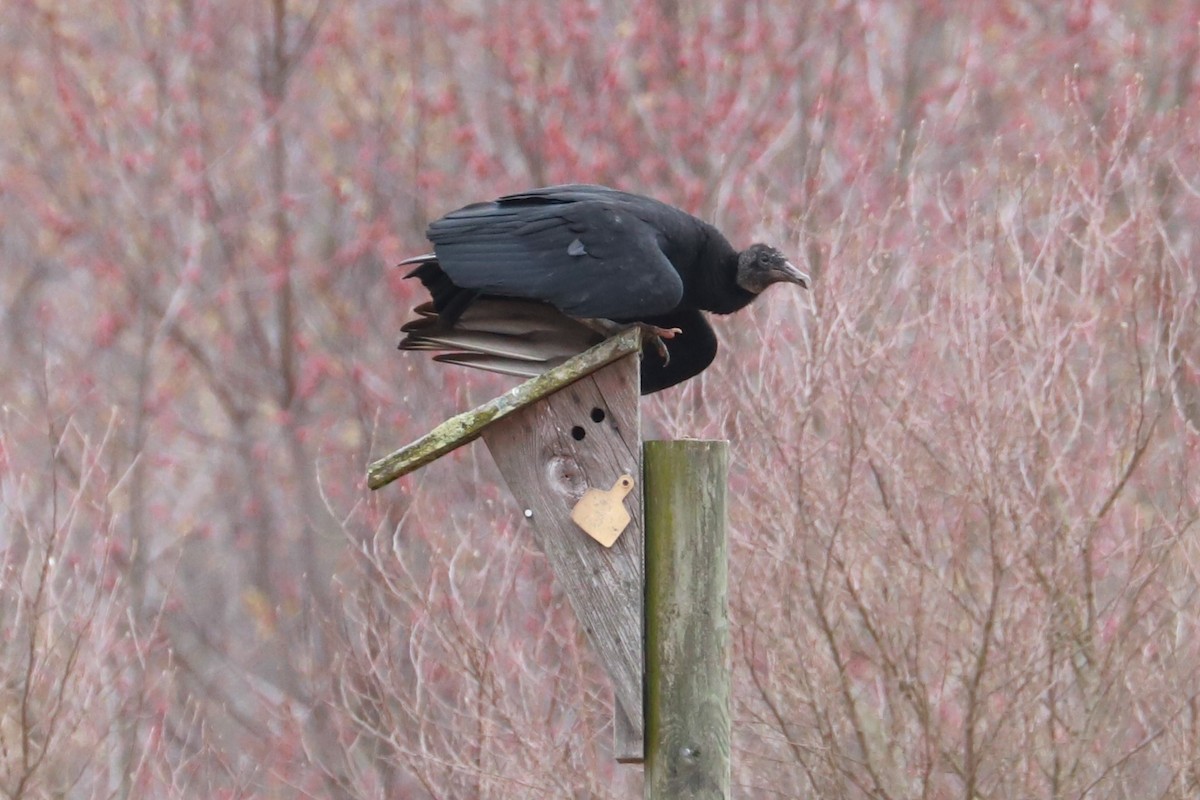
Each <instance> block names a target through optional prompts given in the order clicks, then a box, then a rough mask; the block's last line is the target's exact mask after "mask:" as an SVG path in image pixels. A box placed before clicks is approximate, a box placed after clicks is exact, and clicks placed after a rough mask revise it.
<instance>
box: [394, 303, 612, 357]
mask: <svg viewBox="0 0 1200 800" xmlns="http://www.w3.org/2000/svg"><path fill="white" fill-rule="evenodd" d="M415 311H416V313H417V318H416V319H413V320H410V321H409V322H407V323H405V324H404V326H403V327H402V329H401V330H402V331H403V332H404V334H405V336H404V339H403V340H402V341H401V342H400V349H401V350H422V351H434V352H437V353H438V355H436V356H435V357H434V360H435V361H439V362H442V363H446V364H457V365H460V366H466V367H474V368H476V369H484V370H488V371H490V372H499V373H503V374H506V375H516V376H519V377H530V376H533V375H540V374H542V373H543V372H545V371H546V370H548V369H551V368H553V367H556V366H558V365H559V364H561V363H563V362H564V361H566V360H567V359H568V358H571V357H572V356H574V355H577V354H579V353H582V352H583V351H584V350H586V349H588V348H589V347H591V346H593V345H595V344H597V343H599V342H600V341H601V340H602V339H603V337H602V336H601V335H600V334H599V333H597V332H596V331H594V330H592V329H591V328H589V327H587V326H586V325H584V324H582V323H581V322H579V321H578V320H575V319H573V318H571V317H568V316H567V315H566V314H563V313H562V312H561V311H559V310H558V309H556V308H554V307H553V306H551V305H548V304H546V303H539V302H536V301H532V300H518V299H511V298H501V297H486V296H485V297H478V298H473V300H472V302H471V303H470V304H469V305H467V306H466V307H465V308H464V309H463V310H462V311H461V312H459V314H458V315H457V316H455V317H453V318H451V319H447V315H446V313H445V311H439V310H438V308H437V302H436V300H435V301H434V302H433V303H432V304H431V303H423V304H421V305H419V306H417V308H416V309H415Z"/></svg>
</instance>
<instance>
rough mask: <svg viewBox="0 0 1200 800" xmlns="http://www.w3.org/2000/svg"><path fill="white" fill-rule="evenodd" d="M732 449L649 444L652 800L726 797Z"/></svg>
mask: <svg viewBox="0 0 1200 800" xmlns="http://www.w3.org/2000/svg"><path fill="white" fill-rule="evenodd" d="M728 453H729V445H728V442H723V441H694V440H691V441H689V440H685V441H672V442H646V445H645V455H644V460H645V471H644V475H645V482H646V485H645V491H646V508H645V511H646V783H645V797H646V798H648V800H666V799H667V798H670V800H679V799H681V798H705V799H706V800H707V799H708V798H727V797H728V796H729V782H730V756H729V747H730V734H731V727H730V726H731V722H730V719H731V718H730V705H729V703H730V686H731V678H730V665H729V612H728V601H727V597H728V580H729V579H728V555H727V553H728V547H727V544H726V533H725V502H726V486H727V472H728V459H729V455H728Z"/></svg>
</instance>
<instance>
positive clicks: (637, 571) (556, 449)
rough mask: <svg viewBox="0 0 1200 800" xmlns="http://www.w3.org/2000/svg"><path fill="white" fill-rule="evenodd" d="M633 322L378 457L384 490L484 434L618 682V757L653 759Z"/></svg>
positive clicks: (371, 473) (372, 473)
mask: <svg viewBox="0 0 1200 800" xmlns="http://www.w3.org/2000/svg"><path fill="white" fill-rule="evenodd" d="M640 349H641V331H640V330H638V329H636V328H631V329H628V330H625V331H623V332H621V333H619V334H617V335H616V336H614V337H613V338H610V339H608V340H606V341H604V342H602V343H600V344H598V345H596V346H595V347H593V348H591V349H590V350H587V351H586V352H584V353H581V354H580V355H578V356H576V357H574V358H572V359H570V360H569V361H567V362H565V363H564V364H562V365H561V366H558V367H555V368H554V369H551V370H550V371H548V372H546V373H545V374H543V375H540V376H538V377H535V378H531V379H530V380H528V381H526V382H525V383H523V384H521V385H520V386H517V387H516V388H514V389H512V390H511V391H509V392H508V393H506V394H504V395H502V396H500V397H497V398H496V399H494V400H492V401H490V402H488V403H485V404H484V405H482V406H479V407H478V408H476V409H474V410H472V411H468V412H465V413H463V414H460V415H458V416H456V417H454V418H452V419H449V420H447V421H446V422H444V423H442V424H441V425H439V426H438V427H437V428H435V429H434V430H432V431H430V432H429V433H428V434H426V435H425V436H423V437H421V438H420V439H418V440H417V441H415V442H413V443H412V444H410V445H408V446H406V447H403V448H401V449H399V450H397V451H396V452H394V453H392V454H391V455H389V456H387V457H385V458H382V459H380V460H379V461H377V462H375V463H373V464H372V465H371V466H370V468H369V470H368V485H369V486H370V487H371V488H372V489H378V488H379V487H381V486H384V485H386V484H388V483H390V482H391V481H393V480H395V479H396V478H399V477H400V476H402V475H404V474H406V473H409V472H412V471H413V470H415V469H417V468H419V467H421V466H424V465H425V464H428V463H430V462H432V461H434V460H436V459H438V458H440V457H441V456H443V455H445V454H446V453H449V452H450V451H452V450H454V449H456V448H458V447H460V446H462V445H464V444H467V443H468V442H471V441H473V440H475V439H478V438H482V439H483V441H484V443H485V444H486V445H487V447H488V450H489V451H491V453H492V457H493V458H494V459H495V461H496V465H497V466H498V467H499V469H500V473H501V475H503V476H504V480H505V481H506V482H507V484H508V487H509V489H510V490H511V491H512V493H513V495H514V496H515V497H516V499H517V502H518V503H519V507H520V509H521V510H522V513H523V515H524V517H525V518H526V519H528V521H529V522H530V524H531V525H530V528H531V532H532V534H533V536H534V537H535V539H536V541H537V543H538V546H539V547H540V548H541V550H542V552H543V553H545V555H546V558H547V561H548V562H549V564H550V566H551V568H552V569H553V571H554V575H555V579H556V580H557V581H558V582H559V584H560V585H561V586H562V587H563V589H564V591H565V592H566V594H567V596H568V597H569V598H570V601H571V605H572V607H573V609H574V611H575V615H576V617H577V619H578V621H579V623H580V625H581V626H582V627H583V629H584V630H585V631H586V632H587V635H588V638H589V639H590V640H591V643H592V646H593V647H595V649H596V652H597V654H598V655H599V658H600V661H601V663H603V665H604V666H605V668H606V669H607V671H608V674H609V677H610V678H611V680H612V685H613V693H614V695H615V698H616V710H615V719H614V731H615V745H616V756H617V759H618V760H620V761H626V762H639V761H641V760H642V758H643V743H642V737H643V733H644V730H645V720H644V713H643V691H642V686H643V678H644V663H643V607H642V606H643V597H644V581H645V561H644V546H645V535H644V530H645V528H644V522H643V487H642V474H643V473H642V441H641V421H640V416H639V413H638V400H639V397H640V394H641V392H640V377H639V376H640V366H639V352H640Z"/></svg>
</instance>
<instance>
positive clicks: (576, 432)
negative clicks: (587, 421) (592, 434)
mask: <svg viewBox="0 0 1200 800" xmlns="http://www.w3.org/2000/svg"><path fill="white" fill-rule="evenodd" d="M585 436H587V431H585V430H584V429H583V427H582V426H580V425H576V426H575V427H574V428H571V438H572V439H574V440H575V441H577V442H582V441H583V437H585Z"/></svg>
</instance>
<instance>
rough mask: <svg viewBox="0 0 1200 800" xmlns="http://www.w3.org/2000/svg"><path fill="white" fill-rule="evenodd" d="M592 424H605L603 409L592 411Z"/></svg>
mask: <svg viewBox="0 0 1200 800" xmlns="http://www.w3.org/2000/svg"><path fill="white" fill-rule="evenodd" d="M592 422H604V409H603V408H593V409H592Z"/></svg>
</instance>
